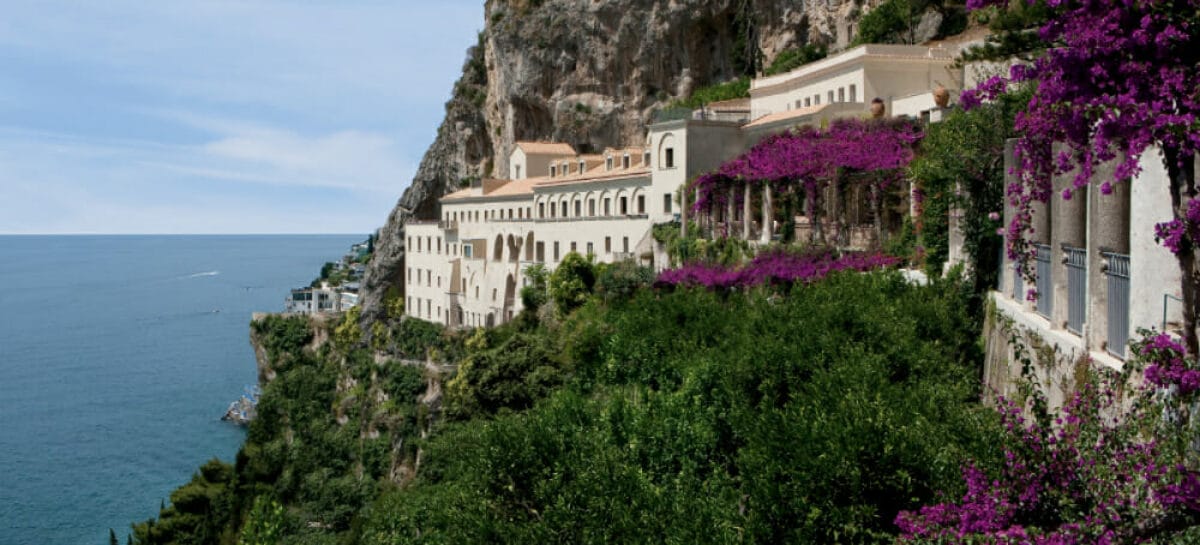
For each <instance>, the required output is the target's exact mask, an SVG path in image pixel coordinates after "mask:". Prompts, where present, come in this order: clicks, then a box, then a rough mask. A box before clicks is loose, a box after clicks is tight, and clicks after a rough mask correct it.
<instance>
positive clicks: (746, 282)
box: [656, 251, 900, 290]
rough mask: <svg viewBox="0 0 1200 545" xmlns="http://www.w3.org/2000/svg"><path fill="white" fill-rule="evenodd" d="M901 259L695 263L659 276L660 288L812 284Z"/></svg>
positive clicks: (771, 257)
mask: <svg viewBox="0 0 1200 545" xmlns="http://www.w3.org/2000/svg"><path fill="white" fill-rule="evenodd" d="M899 262H900V260H899V259H898V258H895V257H892V256H887V255H883V254H846V255H843V256H841V257H836V258H835V257H833V256H832V255H830V254H817V255H796V254H791V253H787V252H783V251H772V252H763V253H761V254H759V255H758V256H757V257H755V258H754V259H753V260H751V261H750V262H749V263H747V264H746V265H744V266H742V267H740V268H726V267H722V266H720V265H709V264H704V263H692V264H690V265H685V266H683V267H680V268H678V269H668V270H665V271H663V272H661V273H659V275H658V281H657V282H656V284H657V285H659V286H670V287H674V286H696V287H703V288H708V289H711V290H729V289H733V288H747V287H753V286H759V285H763V284H768V285H792V284H796V283H811V282H815V281H817V280H820V279H822V278H824V277H825V276H827V275H828V274H830V273H833V272H838V271H867V270H872V269H878V268H882V267H891V266H894V265H896V264H897V263H899Z"/></svg>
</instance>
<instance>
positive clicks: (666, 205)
mask: <svg viewBox="0 0 1200 545" xmlns="http://www.w3.org/2000/svg"><path fill="white" fill-rule="evenodd" d="M670 213H671V194H670V193H663V214H670Z"/></svg>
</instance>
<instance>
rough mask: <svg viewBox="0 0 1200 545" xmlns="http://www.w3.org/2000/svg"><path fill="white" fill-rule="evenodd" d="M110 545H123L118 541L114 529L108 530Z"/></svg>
mask: <svg viewBox="0 0 1200 545" xmlns="http://www.w3.org/2000/svg"><path fill="white" fill-rule="evenodd" d="M108 545H121V542H120V541H117V532H116V530H113V529H112V528H109V529H108Z"/></svg>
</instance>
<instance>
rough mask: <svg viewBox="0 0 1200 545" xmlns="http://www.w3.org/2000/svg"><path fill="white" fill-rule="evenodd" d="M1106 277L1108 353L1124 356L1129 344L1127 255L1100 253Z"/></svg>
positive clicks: (1119, 356)
mask: <svg viewBox="0 0 1200 545" xmlns="http://www.w3.org/2000/svg"><path fill="white" fill-rule="evenodd" d="M1102 255H1103V256H1104V260H1105V261H1106V262H1107V267H1105V269H1104V273H1105V275H1107V277H1108V353H1110V354H1112V355H1114V356H1116V357H1118V358H1122V359H1124V358H1125V345H1127V344H1129V256H1128V255H1125V254H1118V253H1113V252H1104V254H1102Z"/></svg>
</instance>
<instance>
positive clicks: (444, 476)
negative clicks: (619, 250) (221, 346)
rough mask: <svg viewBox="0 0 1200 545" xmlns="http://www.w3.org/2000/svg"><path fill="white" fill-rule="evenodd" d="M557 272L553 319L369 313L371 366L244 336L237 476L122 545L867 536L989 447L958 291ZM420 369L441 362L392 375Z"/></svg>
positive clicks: (182, 498) (344, 353) (895, 284)
mask: <svg viewBox="0 0 1200 545" xmlns="http://www.w3.org/2000/svg"><path fill="white" fill-rule="evenodd" d="M580 261H581V263H580V264H579V267H576V269H578V270H575V271H574V273H573V274H574V275H575V276H580V275H582V276H588V275H589V274H590V275H591V276H592V277H593V278H596V280H595V282H593V283H591V284H590V285H588V284H587V283H583V284H584V285H587V286H588V287H587V291H588V292H589V293H590V291H591V290H592V288H593V287H594V288H595V291H596V293H592V294H590V295H587V294H584V296H583V297H582V298H581V301H582V302H580V303H579V304H578V306H575V307H574V308H560V307H558V306H557V305H548V306H546V307H545V308H542V309H541V311H540V312H538V313H537V314H536V315H535V314H534V313H533V312H527V313H524V314H523V315H522V316H521V317H519V318H518V319H517V320H514V321H513V322H512V323H510V324H506V325H504V326H501V327H498V328H495V329H492V330H476V331H468V332H462V333H451V332H447V331H443V330H442V329H441V328H438V327H437V326H434V325H432V324H428V323H426V322H422V321H419V320H413V319H406V318H393V319H391V320H389V321H388V322H387V323H386V325H385V328H386V330H387V334H386V336H387V340H386V342H385V343H384V344H382V345H377V346H380V347H381V348H382V350H381V351H380V352H379V353H378V355H377V354H376V353H373V351H371V350H368V349H367V348H365V346H364V343H362V342H359V343H357V344H356V343H354V342H351V341H355V340H357V339H358V337H357V336H354V335H349V334H348V333H347V330H348V328H346V327H338V328H335V329H338V330H339V331H338V332H337V333H336V334H334V335H333V336H332V339H331V340H330V341H329V342H327V343H326V344H324V345H323V346H322V347H321V348H319V349H317V350H315V351H314V350H312V349H311V348H310V347H309V346H310V342H311V338H312V331H311V328H312V327H314V326H313V324H310V323H309V322H308V321H307V320H306V319H304V318H298V317H293V318H274V319H271V320H270V321H261V322H258V323H260V324H262V325H256V328H257V329H256V334H257V335H258V336H259V337H261V341H260V342H262V343H263V344H264V346H267V347H269V348H268V349H267V350H268V352H269V353H270V354H271V358H272V362H273V364H274V366H275V367H274V370H275V372H276V377H275V379H274V380H272V381H271V382H269V383H268V384H266V385H265V387H264V388H263V394H262V398H261V402H260V406H259V415H260V416H259V418H258V419H257V420H256V421H254V422H253V423H252V424H251V427H250V429H249V433H248V435H247V440H246V443H245V445H244V447H243V448H242V450H241V451H240V452H239V453H238V456H237V460H236V461H235V463H234V464H233V465H226V464H222V463H220V462H217V461H213V462H210V463H209V464H208V465H206V466H205V468H202V470H201V472H200V473H198V474H197V476H196V478H194V479H193V480H192V482H190V483H188V484H187V485H185V486H183V487H181V488H180V489H179V490H178V491H176V492H175V493H174V494H172V497H171V502H170V504H169V505H167V506H166V507H165V508H164V510H163V511H162V513H160V515H159V517H157V519H153V520H151V521H147V522H145V523H142V524H139V525H136V527H135V532H134V542H135V543H141V544H150V543H227V544H234V543H323V544H324V543H328V544H333V543H372V544H374V543H484V542H486V543H493V542H499V543H514V542H539V543H540V542H552V543H612V542H622V543H630V542H632V543H663V542H667V543H718V542H741V543H775V542H822V543H825V542H842V543H879V542H890V541H891V540H893V539H894V536H895V534H896V529H895V526H894V525H893V523H892V521H893V519H894V518H895V516H896V514H897V513H898V512H900V511H901V510H904V509H913V508H915V507H917V506H919V505H921V504H923V503H930V502H932V501H933V500H935V499H936V497H937V493H938V491H950V492H953V493H957V492H959V491H960V490H959V489H960V488H961V486H962V485H961V483H960V482H959V481H960V480H959V470H960V467H959V463H960V461H961V460H964V459H966V458H968V457H970V458H971V459H976V460H989V459H994V458H995V457H996V456H998V453H999V452H1000V451H999V449H998V447H997V445H996V442H995V439H996V437H998V436H999V430H998V427H997V419H996V418H995V416H994V415H993V413H992V411H991V410H989V409H986V408H983V407H982V406H981V405H979V404H978V403H977V401H976V400H977V399H978V394H979V392H978V376H979V365H980V352H979V346H978V343H977V342H976V334H975V332H973V331H970V330H969V328H970V327H972V326H971V325H970V324H971V323H972V322H973V321H972V320H970V319H968V317H967V316H965V315H964V312H965V310H964V309H965V308H966V305H964V304H962V302H963V299H964V297H967V296H969V294H968V291H969V290H967V289H965V285H964V284H963V283H962V282H961V281H959V280H957V279H949V280H944V281H939V282H937V283H935V284H934V285H932V286H927V287H918V286H913V285H910V284H908V283H906V282H905V281H904V280H903V279H902V278H901V277H900V276H899V275H898V274H895V273H883V272H881V273H872V274H835V275H833V276H831V277H829V278H827V279H826V280H824V281H822V282H819V283H817V284H813V285H807V286H797V287H794V288H786V287H774V288H771V289H767V288H758V289H755V290H751V291H740V292H733V293H728V292H726V293H712V292H707V291H693V290H687V289H677V290H674V291H671V292H660V291H655V290H653V289H649V288H647V287H646V284H647V283H648V280H649V278H650V275H649V274H648V273H647V272H646V271H642V270H639V269H638V268H636V267H631V266H608V267H594V269H593V270H592V272H591V273H587V272H585V271H582V269H583V268H586V267H587V266H588V265H589V263H588V261H587V260H586V259H582V260H580ZM572 285H574V282H572ZM574 288H578V286H574ZM574 288H573V289H574ZM574 295H578V294H574ZM539 315H540V316H543V317H544V319H542V320H539V319H538V316H539ZM351 319H353V317H351ZM418 339H419V341H418ZM427 357H432V358H435V359H436V360H437V361H438V362H439V363H452V364H456V365H457V370H456V371H447V372H442V371H437V370H434V369H431V368H430V367H421V366H417V365H411V364H404V363H401V360H404V361H409V360H411V359H424V358H427ZM434 383H437V384H440V385H441V386H440V387H439V388H438V390H439V391H442V390H444V395H443V396H442V397H441V398H440V399H439V400H438V401H436V402H431V401H430V400H429V399H427V398H425V397H424V396H427V395H428V394H429V392H430V389H429V385H430V384H434ZM418 459H419V460H420V462H419V463H418V461H417V460H418Z"/></svg>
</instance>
